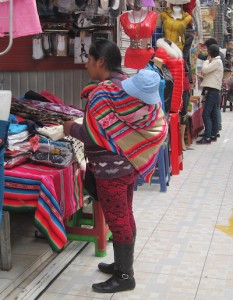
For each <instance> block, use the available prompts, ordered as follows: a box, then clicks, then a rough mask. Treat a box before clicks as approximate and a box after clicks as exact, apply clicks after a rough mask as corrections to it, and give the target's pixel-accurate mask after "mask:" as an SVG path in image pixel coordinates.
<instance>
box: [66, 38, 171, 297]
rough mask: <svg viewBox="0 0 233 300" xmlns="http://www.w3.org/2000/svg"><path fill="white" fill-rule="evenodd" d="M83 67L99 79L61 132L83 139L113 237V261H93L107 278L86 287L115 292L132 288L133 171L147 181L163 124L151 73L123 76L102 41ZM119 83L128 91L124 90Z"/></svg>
mask: <svg viewBox="0 0 233 300" xmlns="http://www.w3.org/2000/svg"><path fill="white" fill-rule="evenodd" d="M86 68H87V71H88V73H89V75H90V77H91V80H94V81H98V82H99V83H98V85H97V87H96V86H95V85H93V90H92V91H90V93H89V95H88V101H87V104H86V108H85V116H84V120H83V124H82V125H80V124H77V123H74V122H72V121H67V122H65V123H64V133H65V134H66V135H71V136H73V137H75V138H77V139H79V140H81V141H82V142H83V143H84V151H85V155H86V157H87V158H88V161H89V168H90V170H91V171H92V172H93V175H94V177H95V179H96V189H97V197H98V201H99V203H100V205H101V207H102V210H103V213H104V217H105V221H106V223H107V224H108V226H109V229H110V230H111V232H112V236H113V250H114V262H113V263H111V264H106V263H99V265H98V268H99V270H100V271H101V272H104V273H107V274H110V275H111V277H110V278H109V279H108V280H107V281H105V282H101V283H95V284H93V285H92V289H93V290H94V291H95V292H99V293H116V292H120V291H126V290H132V289H134V288H135V286H136V283H135V279H134V271H133V260H134V244H135V238H136V224H135V220H134V214H133V208H132V203H133V191H134V185H135V182H136V180H137V177H138V175H140V176H142V177H143V178H144V180H145V181H146V182H149V181H150V177H151V176H152V174H153V172H154V168H155V164H156V157H157V154H158V151H159V148H160V145H161V144H162V143H163V141H164V140H165V138H166V135H167V131H168V128H167V122H166V119H165V116H164V114H163V111H162V106H161V101H160V97H159V80H160V78H159V75H158V74H157V73H155V72H153V71H149V70H140V71H139V72H138V73H137V74H136V75H134V76H132V77H130V78H127V76H126V75H124V74H123V72H122V71H121V54H120V50H119V48H118V46H117V45H116V44H115V43H113V42H111V41H109V40H106V39H101V40H97V41H95V42H94V43H93V44H92V45H91V46H90V49H89V55H88V62H87V64H86ZM148 72H149V73H148ZM123 86H124V89H125V90H127V91H128V92H129V93H130V92H131V91H133V94H134V95H132V96H130V95H129V94H127V93H126V91H125V90H124V89H123ZM135 91H136V94H137V95H138V98H136V97H135Z"/></svg>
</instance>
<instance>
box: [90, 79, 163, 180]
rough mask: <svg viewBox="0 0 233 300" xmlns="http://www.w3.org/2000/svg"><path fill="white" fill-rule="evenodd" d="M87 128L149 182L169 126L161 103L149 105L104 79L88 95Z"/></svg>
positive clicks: (97, 139) (94, 139) (93, 138)
mask: <svg viewBox="0 0 233 300" xmlns="http://www.w3.org/2000/svg"><path fill="white" fill-rule="evenodd" d="M88 99H89V101H88V103H87V107H86V122H87V130H88V132H89V134H90V136H91V138H92V140H93V141H94V142H95V143H96V144H97V145H99V146H101V147H103V148H105V149H107V150H109V151H112V152H114V153H118V154H120V155H124V156H125V157H127V158H128V160H129V161H130V162H131V164H132V165H133V166H134V168H135V169H136V170H137V171H138V172H139V174H140V175H141V176H142V177H143V178H144V180H145V181H146V182H150V180H151V177H152V174H153V173H154V169H155V166H156V161H157V154H158V152H159V148H160V146H161V145H162V143H163V141H164V140H165V138H166V136H167V131H168V126H167V121H166V119H165V116H164V114H163V111H162V108H161V103H159V104H157V105H146V104H145V103H143V102H142V101H141V100H138V99H136V98H134V97H131V96H129V95H128V94H126V93H125V92H124V91H123V90H122V89H121V88H120V87H118V86H116V85H115V84H114V83H113V82H112V81H109V80H108V81H104V82H102V83H100V84H99V85H98V86H97V88H95V89H94V90H93V91H92V92H91V93H90V94H89V97H88Z"/></svg>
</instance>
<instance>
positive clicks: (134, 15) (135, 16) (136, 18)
mask: <svg viewBox="0 0 233 300" xmlns="http://www.w3.org/2000/svg"><path fill="white" fill-rule="evenodd" d="M146 17H147V11H146V10H144V9H143V8H142V9H140V10H130V11H129V12H128V18H129V21H130V23H140V22H142V21H144V20H145V19H146Z"/></svg>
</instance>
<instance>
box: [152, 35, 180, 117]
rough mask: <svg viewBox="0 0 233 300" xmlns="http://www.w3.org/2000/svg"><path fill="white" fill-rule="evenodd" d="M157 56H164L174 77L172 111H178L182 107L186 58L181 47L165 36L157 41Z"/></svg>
mask: <svg viewBox="0 0 233 300" xmlns="http://www.w3.org/2000/svg"><path fill="white" fill-rule="evenodd" d="M156 46H157V49H156V52H155V55H156V57H159V58H162V59H163V61H164V63H165V64H166V65H167V67H168V69H169V71H170V72H171V75H172V77H173V82H174V85H173V91H172V99H171V106H170V112H175V113H178V112H179V111H180V109H181V107H182V93H183V76H184V60H183V58H182V56H183V53H182V51H181V50H180V49H179V47H178V46H177V45H176V44H175V43H174V42H171V41H169V40H167V39H165V38H160V39H158V40H157V41H156Z"/></svg>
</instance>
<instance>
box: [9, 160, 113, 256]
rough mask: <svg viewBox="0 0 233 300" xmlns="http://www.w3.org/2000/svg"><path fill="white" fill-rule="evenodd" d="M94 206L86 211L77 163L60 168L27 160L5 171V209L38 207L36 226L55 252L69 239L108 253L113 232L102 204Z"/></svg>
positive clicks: (103, 254) (99, 253)
mask: <svg viewBox="0 0 233 300" xmlns="http://www.w3.org/2000/svg"><path fill="white" fill-rule="evenodd" d="M91 205H92V212H91V213H90V214H88V215H87V214H83V189H82V173H81V172H80V170H79V169H78V166H77V164H76V163H74V164H72V165H69V166H67V167H65V168H60V169H58V168H52V167H48V166H44V165H36V164H30V163H27V164H23V165H21V166H18V167H15V168H12V169H9V170H5V189H4V199H3V209H4V210H8V211H12V210H14V211H27V210H34V211H35V217H34V223H35V226H36V227H37V228H38V229H39V231H40V232H42V233H43V234H44V235H45V237H46V238H47V239H48V241H49V244H50V246H51V248H52V249H53V250H54V251H57V252H60V251H61V250H62V249H63V247H64V246H65V244H66V242H67V240H68V239H69V240H78V241H87V242H94V243H95V246H96V247H95V254H96V256H105V255H106V241H107V239H108V238H109V237H110V236H111V232H110V231H109V228H108V226H107V225H106V223H105V220H104V216H103V212H102V209H101V207H100V205H99V203H98V202H96V201H93V203H92V204H91Z"/></svg>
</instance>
